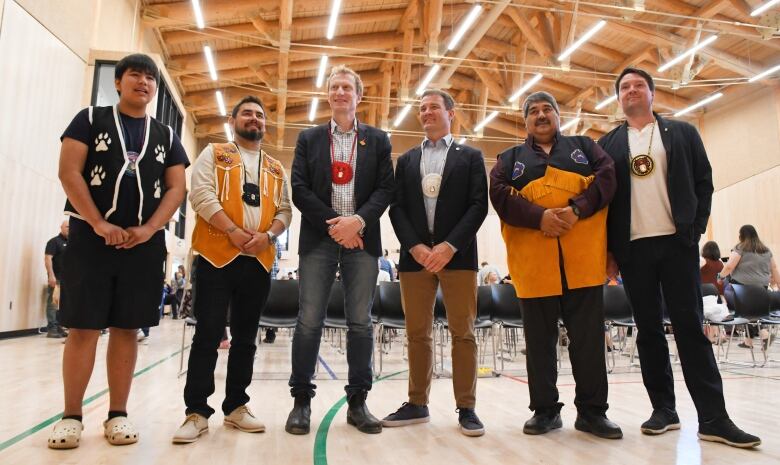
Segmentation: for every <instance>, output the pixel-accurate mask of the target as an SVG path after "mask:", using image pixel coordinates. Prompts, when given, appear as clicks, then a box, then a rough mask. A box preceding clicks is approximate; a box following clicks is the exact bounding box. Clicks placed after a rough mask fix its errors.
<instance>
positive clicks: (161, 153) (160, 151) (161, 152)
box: [154, 145, 165, 163]
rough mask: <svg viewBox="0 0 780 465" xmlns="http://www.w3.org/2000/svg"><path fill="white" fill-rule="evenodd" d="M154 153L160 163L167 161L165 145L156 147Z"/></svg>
mask: <svg viewBox="0 0 780 465" xmlns="http://www.w3.org/2000/svg"><path fill="white" fill-rule="evenodd" d="M154 154H155V155H156V156H155V157H154V159H155V160H157V161H159V162H160V163H165V147H163V146H162V145H158V146H157V147H155V148H154Z"/></svg>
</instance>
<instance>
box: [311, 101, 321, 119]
mask: <svg viewBox="0 0 780 465" xmlns="http://www.w3.org/2000/svg"><path fill="white" fill-rule="evenodd" d="M319 103H320V99H318V98H317V97H314V98H313V99H311V108H310V109H309V121H314V120H315V119H316V118H317V105H318V104H319Z"/></svg>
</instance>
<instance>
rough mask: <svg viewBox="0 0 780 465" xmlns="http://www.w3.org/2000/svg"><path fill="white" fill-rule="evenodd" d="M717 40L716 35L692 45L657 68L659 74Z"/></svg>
mask: <svg viewBox="0 0 780 465" xmlns="http://www.w3.org/2000/svg"><path fill="white" fill-rule="evenodd" d="M717 38H718V36H717V35H712V36H709V37H707V38H706V39H704V40H702V41H701V42H699V43H698V44H696V45H694V46H693V47H691V48H689V49H688V50H686V51H685V52H683V53H681V54H680V55H679V56H678V57H677V58H675V59H673V60H672V61H669V62H667V63H666V64H664V65H661V67H660V68H658V72H659V73H663V72H664V71H666V70H667V69H669V68H671V67H672V66H674V65H676V64H677V63H679V62H681V61H683V60H684V59H686V58H688V57H689V56H691V55H693V54H694V53H696V52H698V51H699V50H701V49H703V48H704V47H706V46H708V45H709V44H711V43H713V42H715V40H716V39H717Z"/></svg>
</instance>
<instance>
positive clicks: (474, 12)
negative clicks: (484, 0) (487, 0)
mask: <svg viewBox="0 0 780 465" xmlns="http://www.w3.org/2000/svg"><path fill="white" fill-rule="evenodd" d="M481 12H482V5H474V8H472V9H471V11H469V14H468V15H467V16H466V19H465V20H463V22H462V23H460V27H459V28H458V30H457V31H456V32H455V35H454V36H452V39H451V40H450V43H449V44H448V45H447V50H452V49H453V48H455V47H456V46H457V45H458V42H460V39H462V38H463V36H464V35H466V31H468V30H469V28H470V27H471V26H472V25H473V24H474V21H476V20H477V18H479V14H480V13H481Z"/></svg>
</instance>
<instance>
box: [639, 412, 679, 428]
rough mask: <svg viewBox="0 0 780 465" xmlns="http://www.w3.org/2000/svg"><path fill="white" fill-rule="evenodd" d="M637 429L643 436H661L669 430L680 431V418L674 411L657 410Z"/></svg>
mask: <svg viewBox="0 0 780 465" xmlns="http://www.w3.org/2000/svg"><path fill="white" fill-rule="evenodd" d="M639 429H640V430H641V431H642V432H643V433H644V434H651V435H655V434H663V433H665V432H667V431H669V430H671V429H680V418H679V417H678V416H677V412H675V411H674V410H669V409H665V408H658V409H655V410H653V414H652V415H650V419H649V420H647V421H646V422H644V423H642V426H640V427H639Z"/></svg>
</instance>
